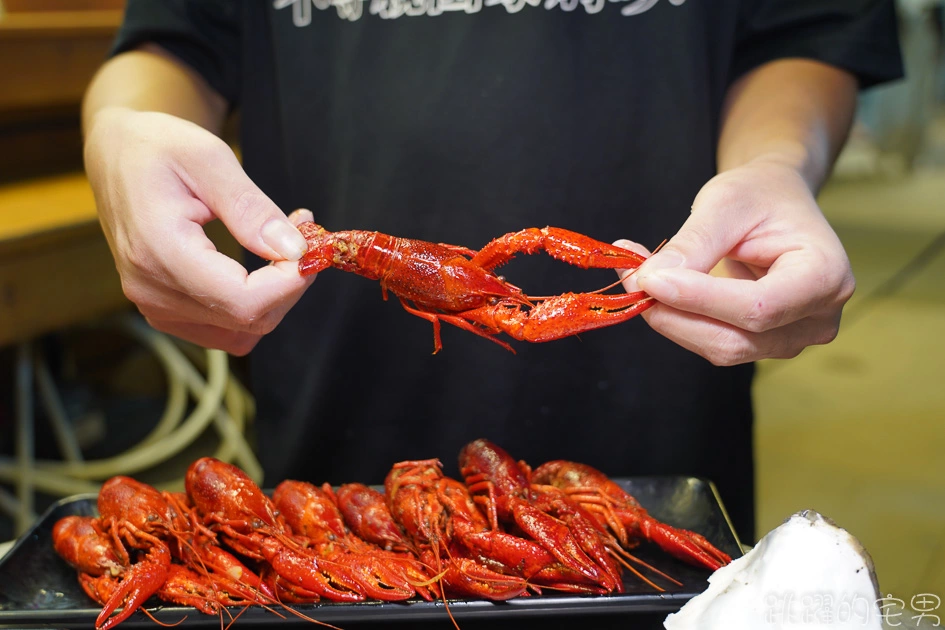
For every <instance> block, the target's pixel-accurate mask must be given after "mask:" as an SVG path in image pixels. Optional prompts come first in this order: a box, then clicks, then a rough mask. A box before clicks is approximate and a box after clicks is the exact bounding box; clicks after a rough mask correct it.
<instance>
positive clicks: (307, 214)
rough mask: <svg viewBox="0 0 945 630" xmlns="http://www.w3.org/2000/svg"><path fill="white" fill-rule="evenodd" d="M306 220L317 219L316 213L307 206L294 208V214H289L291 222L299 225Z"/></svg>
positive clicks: (296, 225)
mask: <svg viewBox="0 0 945 630" xmlns="http://www.w3.org/2000/svg"><path fill="white" fill-rule="evenodd" d="M306 221H313V222H314V221H315V215H314V214H312V211H311V210H309V209H307V208H299V209H297V210H294V211H293V212H292V214H290V215H289V223H291V224H292V225H294V226H295V227H298V226H299V225H301V224H302V223H305V222H306Z"/></svg>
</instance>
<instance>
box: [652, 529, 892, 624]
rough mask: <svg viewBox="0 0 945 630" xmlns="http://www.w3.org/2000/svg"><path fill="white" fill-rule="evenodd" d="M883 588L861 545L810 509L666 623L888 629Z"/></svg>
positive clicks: (727, 569)
mask: <svg viewBox="0 0 945 630" xmlns="http://www.w3.org/2000/svg"><path fill="white" fill-rule="evenodd" d="M880 597H881V596H880V593H879V585H878V583H877V580H876V572H875V570H874V568H873V561H872V559H871V558H870V555H869V554H868V553H867V552H866V550H865V549H864V548H863V546H862V545H861V544H860V542H859V541H858V540H857V539H856V538H854V537H853V536H851V535H850V534H849V533H848V532H847V531H846V530H844V529H841V528H840V527H838V526H837V525H836V524H835V523H834V522H833V521H831V520H830V519H828V518H826V517H824V516H822V515H820V514H818V513H817V512H814V511H813V510H805V511H803V512H798V513H797V514H795V515H793V516H792V517H790V518H789V519H788V520H787V521H785V522H784V524H782V525H781V526H780V527H777V528H776V529H774V530H772V531H771V532H769V533H768V534H767V535H766V536H765V537H764V538H762V539H761V541H760V542H759V543H758V545H757V546H755V548H754V549H752V550H751V551H749V552H748V553H747V554H745V555H744V556H743V557H741V558H738V559H737V560H734V561H733V562H732V563H731V564H729V565H727V566H724V567H722V568H721V569H719V570H718V571H716V572H715V573H713V574H712V575H711V577H709V588H708V589H706V591H705V592H704V593H702V594H700V595H698V596H696V597H694V598H693V599H691V600H690V601H689V602H688V603H687V604H686V605H685V606H683V607H682V609H680V610H679V612H677V613H674V614H671V615H669V616H668V617H667V618H666V621H665V622H664V626H665V627H666V629H667V630H695V629H696V628H698V629H699V630H716V629H718V630H721V629H724V630H758V629H760V628H765V629H768V630H782V629H788V628H797V629H800V628H805V629H807V630H811V629H814V628H825V629H826V628H830V629H831V630H833V629H839V628H851V629H852V628H857V629H859V630H863V629H867V630H881V629H882V627H883V623H882V615H881V614H880V609H879V603H878V600H879V599H880Z"/></svg>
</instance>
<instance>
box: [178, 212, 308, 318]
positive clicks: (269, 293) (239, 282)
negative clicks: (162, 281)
mask: <svg viewBox="0 0 945 630" xmlns="http://www.w3.org/2000/svg"><path fill="white" fill-rule="evenodd" d="M195 227H196V226H195ZM198 229H199V228H198ZM293 229H294V228H293ZM184 242H185V243H186V239H185V240H184ZM172 259H173V260H174V261H176V262H175V270H174V271H175V282H176V283H177V285H178V286H176V287H175V288H176V289H177V290H179V291H181V292H182V293H184V294H186V295H189V296H192V297H193V299H194V300H196V301H197V302H198V303H200V304H201V305H203V306H204V307H205V308H207V309H210V310H212V311H216V312H218V313H220V315H221V316H222V317H223V318H224V319H223V320H222V321H225V322H226V325H227V327H228V328H233V329H237V330H254V331H256V330H258V329H257V328H256V326H258V325H259V324H258V320H260V318H262V317H263V316H264V315H265V314H266V313H269V312H270V311H273V310H274V309H277V308H278V309H283V310H287V307H288V306H291V305H292V304H295V302H297V301H298V299H299V298H300V297H301V295H302V293H304V291H305V289H306V288H308V286H309V285H310V284H311V282H312V280H311V278H303V277H302V276H301V275H300V274H299V270H298V263H295V262H289V261H284V262H282V263H279V264H275V265H269V266H266V267H262V268H260V269H257V270H256V271H254V272H253V273H247V271H246V269H244V268H243V266H242V265H240V264H239V263H238V262H236V261H235V260H233V259H231V258H229V257H227V256H225V255H223V254H221V253H219V252H217V251H216V250H215V249H213V247H212V244H210V243H209V242H207V244H206V246H205V247H202V248H201V247H196V248H187V247H186V245H183V246H182V247H180V248H179V249H178V251H177V252H176V255H174V256H173V258H172ZM215 321H218V322H219V321H221V320H215Z"/></svg>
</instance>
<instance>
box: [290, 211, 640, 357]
mask: <svg viewBox="0 0 945 630" xmlns="http://www.w3.org/2000/svg"><path fill="white" fill-rule="evenodd" d="M299 230H300V231H301V232H302V235H303V236H305V239H306V241H308V253H307V254H305V256H303V257H302V260H301V261H300V262H299V271H300V273H302V274H303V275H310V274H313V273H317V272H319V271H321V270H323V269H327V268H328V267H336V268H338V269H343V270H345V271H352V272H354V273H356V274H358V275H361V276H365V277H367V278H371V279H372V280H379V281H380V283H381V290H382V291H383V296H384V299H387V292H388V291H390V292H391V293H393V294H394V295H396V296H397V297H398V298H399V299H400V303H401V304H402V305H403V307H404V309H406V310H407V312H408V313H413V314H414V315H417V316H418V317H422V318H424V319H426V320H428V321H429V322H431V323H432V324H433V343H434V350H433V352H434V354H435V353H436V352H438V351H439V350H440V349H441V348H442V346H443V344H442V343H441V341H440V322H441V321H444V322H446V323H448V324H452V325H454V326H458V327H459V328H462V329H463V330H468V331H469V332H472V333H475V334H477V335H479V336H481V337H485V338H486V339H489V340H491V341H494V342H495V343H497V344H499V345H500V346H502V347H503V348H505V349H506V350H509V351H511V352H514V350H512V347H511V346H509V344H507V343H505V342H504V341H500V340H499V339H496V338H495V335H497V334H499V333H505V334H507V335H509V336H511V337H513V338H515V339H518V340H520V341H533V342H539V341H553V340H555V339H561V338H563V337H568V336H571V335H576V334H579V333H582V332H585V331H589V330H594V329H596V328H603V327H605V326H612V325H614V324H619V323H621V322H625V321H627V320H629V319H631V318H633V317H635V316H636V315H638V314H640V313H642V312H643V311H645V310H646V309H647V308H649V307H650V306H652V305H653V303H654V302H653V299H652V298H650V297H649V296H647V295H646V294H645V293H643V292H634V293H624V294H602V293H565V294H562V295H556V296H552V297H533V296H529V295H526V294H525V293H523V292H522V290H521V289H519V288H518V287H516V286H514V285H512V284H509V283H508V282H506V281H505V279H504V278H502V277H501V276H498V275H496V273H495V269H496V268H497V267H499V266H501V265H503V264H505V263H507V262H509V261H510V260H511V259H512V258H513V257H514V256H515V254H518V253H525V254H533V253H536V252H538V251H541V250H543V251H545V252H546V253H548V254H549V255H550V256H552V257H553V258H556V259H558V260H561V261H564V262H566V263H568V264H571V265H575V266H578V267H581V268H583V269H588V268H592V267H594V268H601V269H636V268H637V267H639V266H640V265H641V264H642V263H643V261H644V258H643V256H640V255H639V254H636V253H634V252H632V251H630V250H627V249H623V248H621V247H616V246H614V245H609V244H607V243H604V242H602V241H597V240H594V239H592V238H590V237H587V236H584V235H583V234H578V233H576V232H571V231H569V230H565V229H562V228H555V227H546V228H542V229H539V228H528V229H525V230H521V231H519V232H513V233H510V234H506V235H505V236H502V237H499V238H497V239H495V240H493V241H491V242H490V243H488V244H486V246H485V247H483V248H482V249H480V250H479V251H478V252H477V251H474V250H471V249H467V248H465V247H461V246H458V245H446V244H443V243H439V244H438V243H430V242H427V241H420V240H415V239H409V238H398V237H395V236H389V235H387V234H381V233H380V232H368V231H362V230H346V231H343V232H329V231H327V230H326V229H325V228H323V227H321V226H320V225H317V224H315V223H311V222H306V223H302V224H301V225H299Z"/></svg>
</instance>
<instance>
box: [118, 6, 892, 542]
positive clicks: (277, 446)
mask: <svg viewBox="0 0 945 630" xmlns="http://www.w3.org/2000/svg"><path fill="white" fill-rule="evenodd" d="M891 4H892V3H891V2H885V1H881V0H846V1H842V0H806V1H802V0H767V1H766V0H755V1H741V2H735V1H729V2H715V1H709V0H312V1H309V0H295V1H292V0H275V1H268V0H267V1H261V0H260V1H254V0H245V1H241V2H233V1H230V0H131V1H130V2H129V4H128V11H127V17H126V21H125V23H124V25H123V27H122V29H121V32H120V35H119V38H118V42H117V45H116V51H122V50H127V49H129V48H132V47H134V46H135V45H137V44H139V43H141V42H145V41H153V42H157V43H159V44H160V45H162V46H164V47H165V48H167V49H168V50H170V51H171V52H172V53H174V54H175V55H177V56H178V57H179V58H181V59H183V60H184V61H186V62H187V63H188V64H190V65H192V66H193V67H194V68H196V69H197V70H198V71H199V72H200V73H201V74H202V75H203V76H204V77H205V78H206V79H207V80H208V81H209V83H210V84H211V85H212V86H213V87H214V88H216V89H217V90H218V91H219V92H220V93H221V94H222V95H223V96H225V97H226V98H227V99H228V100H229V101H230V102H231V103H232V105H233V106H234V107H235V108H239V110H240V111H241V116H242V150H243V155H244V165H245V168H246V171H247V172H248V174H249V175H250V177H252V179H253V180H254V181H255V182H256V183H257V184H258V185H259V186H260V187H261V188H262V189H263V190H264V191H265V192H266V193H268V194H269V195H270V196H271V197H272V198H273V199H274V200H275V202H276V203H277V204H279V205H280V207H282V208H283V209H285V210H286V211H290V210H292V209H294V208H296V207H307V208H310V209H312V210H313V212H314V213H315V217H316V220H317V221H318V222H319V223H321V224H322V225H324V226H325V227H327V228H328V229H330V230H342V229H365V230H378V231H381V232H386V233H389V234H394V235H398V236H406V237H411V238H419V239H425V240H430V241H434V242H446V243H453V244H457V245H464V246H467V247H470V248H473V249H477V248H479V247H481V246H482V245H483V244H485V243H486V242H488V241H489V240H490V239H492V238H494V237H496V236H499V235H501V234H503V233H506V232H510V231H514V230H518V229H521V228H524V227H529V226H538V227H542V226H545V225H549V224H550V225H558V226H562V227H566V228H569V229H572V230H576V231H578V232H583V233H586V234H589V235H591V236H593V237H595V238H599V239H601V240H605V241H612V240H615V239H617V238H629V239H632V240H636V241H638V242H641V243H644V244H646V245H648V246H650V247H653V246H655V245H657V244H659V243H660V241H662V240H663V239H666V238H669V237H671V236H672V235H673V234H675V233H676V231H677V230H678V229H679V227H680V226H681V225H682V223H683V222H684V221H685V219H686V216H687V215H688V213H689V208H690V206H691V203H692V200H693V198H694V197H695V195H696V193H697V192H698V190H699V189H700V187H701V186H702V185H703V184H705V182H706V181H708V180H709V179H710V178H711V177H712V176H713V175H714V174H715V172H716V163H715V147H716V142H717V139H718V136H719V117H720V110H721V106H722V101H723V98H724V95H725V92H726V89H727V87H728V86H729V85H730V84H731V83H732V81H733V80H735V79H736V78H737V77H738V76H739V75H741V74H742V73H744V72H746V71H747V70H750V69H751V68H753V67H756V66H757V65H759V64H762V63H764V62H766V61H769V60H773V59H776V58H783V57H806V58H813V59H818V60H821V61H824V62H827V63H831V64H834V65H837V66H839V67H842V68H845V69H848V70H849V71H851V72H853V73H855V74H856V75H857V76H858V77H859V78H860V81H861V84H863V85H870V84H872V83H875V82H878V81H882V80H885V79H888V78H891V77H894V76H897V75H898V73H899V59H898V50H897V45H896V38H895V21H894V16H893V9H892V6H891ZM250 264H251V266H256V265H258V264H260V261H258V260H257V261H251V263H250ZM503 274H504V275H505V276H507V278H508V279H509V281H510V282H512V283H514V284H516V285H517V286H519V287H521V288H522V289H523V290H525V291H526V293H530V294H532V295H548V294H552V293H560V292H563V291H566V290H589V289H595V288H599V287H601V286H604V285H606V284H609V283H610V282H611V281H612V280H613V279H614V275H613V273H612V272H609V271H600V270H597V271H581V270H577V269H573V268H570V267H568V266H567V265H565V264H563V263H560V262H556V261H553V260H551V259H550V258H547V257H545V256H539V257H533V258H528V259H527V260H519V259H517V260H516V261H514V262H513V263H512V264H510V265H508V266H507V267H504V268H503ZM442 335H443V344H444V348H443V350H442V351H441V352H440V353H439V354H437V355H435V356H434V355H432V354H431V352H432V349H433V335H432V330H431V325H430V324H429V323H428V322H426V321H424V320H422V319H420V318H417V317H414V316H413V315H409V314H407V313H406V312H404V310H403V309H402V308H401V307H400V306H399V305H398V303H397V302H396V301H395V300H391V301H390V302H387V303H384V302H382V300H381V289H380V287H379V286H378V284H377V283H374V282H371V281H368V280H366V279H364V278H361V277H358V276H355V275H352V274H346V273H343V272H341V271H337V270H333V269H329V270H326V271H324V272H322V273H321V274H320V275H319V277H318V279H317V280H316V282H315V284H314V285H313V286H312V288H311V289H310V290H309V291H308V293H307V294H306V295H305V296H304V298H303V299H302V300H301V302H300V303H299V304H298V305H297V306H296V307H294V308H293V309H292V311H291V312H290V313H289V314H288V315H287V316H286V318H285V320H284V321H283V322H282V324H281V325H280V326H279V327H278V328H277V329H276V331H275V332H273V333H272V334H270V335H268V336H267V337H266V338H264V339H263V340H262V341H261V342H260V344H259V346H258V347H257V348H256V349H255V350H254V352H253V355H252V368H253V370H252V373H253V376H252V381H253V382H252V386H253V391H254V393H255V395H256V397H257V404H258V423H259V424H258V445H259V449H260V456H261V458H262V461H263V464H264V466H265V470H266V475H267V477H266V482H267V484H269V485H274V484H275V483H276V482H278V481H279V480H281V479H284V478H289V477H293V478H302V479H310V480H313V481H319V482H320V481H325V480H327V481H330V482H344V481H355V480H359V481H365V482H373V483H378V482H380V481H381V480H383V478H384V476H385V474H386V473H387V471H388V470H389V468H390V466H391V464H392V463H393V462H395V461H398V460H403V459H415V458H428V457H439V458H441V459H442V460H444V462H445V464H446V465H447V471H448V472H449V473H451V474H456V456H457V454H458V452H459V449H460V447H461V446H462V445H463V444H465V443H466V442H468V441H470V440H472V439H475V438H478V437H488V438H490V439H492V440H493V441H496V442H498V443H499V444H501V445H503V446H505V447H506V448H507V449H508V450H509V451H510V452H511V453H512V454H513V455H514V456H516V457H519V458H523V459H525V460H527V461H529V462H530V463H532V464H535V465H537V464H539V463H541V462H542V461H545V460H548V459H553V458H565V459H573V460H579V461H584V462H587V463H589V464H592V465H595V466H597V467H599V468H601V469H603V470H604V471H606V472H608V473H610V474H611V475H614V476H627V475H648V474H652V475H663V474H670V475H696V476H701V477H707V478H709V479H712V480H713V481H714V482H716V484H717V485H718V487H719V490H720V492H721V495H722V497H723V499H724V501H725V503H726V504H727V507H728V508H729V511H730V513H731V516H732V518H733V520H734V522H735V523H736V526H737V528H738V530H739V532H740V535H741V536H742V537H743V538H746V539H749V540H750V539H752V538H753V535H754V532H753V529H754V525H753V523H754V520H753V496H752V495H753V488H754V483H753V464H752V431H751V423H752V410H751V401H750V387H751V378H752V371H753V368H752V366H751V365H742V366H738V367H731V368H718V367H714V366H712V365H710V364H709V363H708V362H707V361H705V360H704V359H702V358H700V357H698V356H696V355H694V354H691V353H689V352H687V351H685V350H683V349H681V348H679V347H678V346H676V345H674V344H673V343H671V342H669V341H667V340H665V339H664V338H662V337H661V336H659V335H657V334H656V333H654V332H652V331H651V330H650V329H649V328H648V327H647V326H646V324H645V322H644V321H643V320H642V319H637V320H633V321H631V322H628V323H625V324H622V325H619V326H615V327H611V328H608V329H604V330H598V331H593V332H588V333H585V334H583V335H581V336H580V337H571V338H567V339H564V340H560V341H555V342H552V343H547V344H527V343H517V342H515V348H516V350H517V352H518V353H517V354H515V355H513V354H511V353H509V352H506V351H505V350H503V349H502V348H500V347H499V346H497V345H495V344H493V343H490V342H489V341H487V340H484V339H482V338H480V337H477V336H474V335H472V334H470V333H467V332H464V331H460V330H458V329H456V328H453V327H451V326H446V325H444V326H443V333H442Z"/></svg>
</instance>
